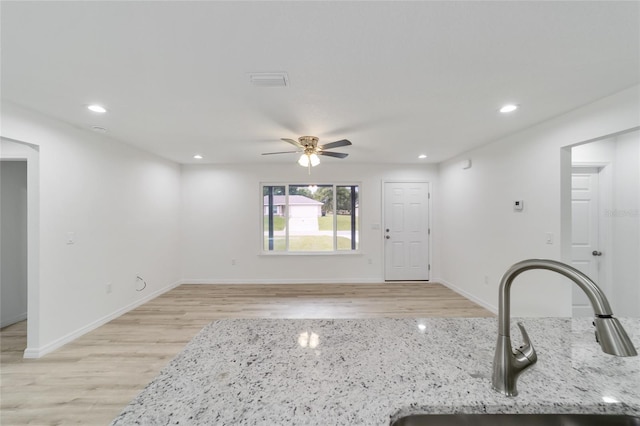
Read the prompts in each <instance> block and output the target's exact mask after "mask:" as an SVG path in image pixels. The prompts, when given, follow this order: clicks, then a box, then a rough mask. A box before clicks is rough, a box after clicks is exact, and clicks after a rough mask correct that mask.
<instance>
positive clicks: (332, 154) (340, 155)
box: [318, 151, 349, 158]
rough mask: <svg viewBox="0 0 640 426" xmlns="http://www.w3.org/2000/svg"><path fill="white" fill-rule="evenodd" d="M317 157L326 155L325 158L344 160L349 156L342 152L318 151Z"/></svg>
mask: <svg viewBox="0 0 640 426" xmlns="http://www.w3.org/2000/svg"><path fill="white" fill-rule="evenodd" d="M318 155H326V156H327V157H336V158H345V157H347V156H348V155H349V154H345V153H344V152H328V151H318Z"/></svg>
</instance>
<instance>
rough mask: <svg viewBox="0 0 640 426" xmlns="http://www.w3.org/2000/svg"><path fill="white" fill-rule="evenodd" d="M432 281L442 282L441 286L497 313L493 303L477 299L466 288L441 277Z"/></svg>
mask: <svg viewBox="0 0 640 426" xmlns="http://www.w3.org/2000/svg"><path fill="white" fill-rule="evenodd" d="M433 282H435V283H440V284H442V285H443V286H445V287H447V288H449V289H450V290H453V291H455V292H456V293H458V294H459V295H461V296H463V297H465V298H467V299H469V300H471V301H472V302H474V303H477V304H478V305H480V306H482V307H483V308H485V309H487V310H489V311H491V312H493V313H494V314H496V315H498V308H497V307H496V306H493V305H491V304H489V303H487V301H485V300H482V299H479V298H478V297H476V296H475V295H473V294H471V293H469V292H468V291H466V290H463V289H461V288H460V287H458V286H457V285H454V284H452V283H450V282H448V281H447V280H443V279H442V278H438V279H434V280H433Z"/></svg>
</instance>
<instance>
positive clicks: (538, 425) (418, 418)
mask: <svg viewBox="0 0 640 426" xmlns="http://www.w3.org/2000/svg"><path fill="white" fill-rule="evenodd" d="M471 425H473V426H485V425H486V426H506V425H517V426H640V417H637V416H628V415H617V414H615V415H614V414H414V415H410V416H405V417H401V418H399V419H398V420H396V421H395V422H393V423H391V426H471Z"/></svg>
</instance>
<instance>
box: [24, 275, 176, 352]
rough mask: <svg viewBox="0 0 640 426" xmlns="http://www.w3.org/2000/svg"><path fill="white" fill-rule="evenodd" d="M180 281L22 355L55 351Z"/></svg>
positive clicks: (28, 349) (171, 287)
mask: <svg viewBox="0 0 640 426" xmlns="http://www.w3.org/2000/svg"><path fill="white" fill-rule="evenodd" d="M181 283H182V282H181V281H176V282H174V283H172V284H169V285H167V286H165V287H163V288H161V289H159V290H156V291H154V292H153V293H150V294H148V295H146V296H145V297H143V298H142V299H139V300H136V301H135V302H133V303H130V304H129V305H126V306H124V307H122V308H120V309H118V310H116V311H114V312H112V313H110V314H109V315H106V316H104V317H102V318H100V319H98V320H96V321H93V322H92V323H89V324H87V325H85V326H84V327H81V328H79V329H77V330H75V331H72V332H71V333H69V334H67V335H65V336H62V337H61V338H59V339H56V340H54V341H53V342H51V343H48V344H46V345H44V346H41V347H39V348H27V349H25V351H24V357H25V358H40V357H42V356H44V355H46V354H48V353H50V352H53V351H55V350H56V349H58V348H60V347H62V346H64V345H66V344H67V343H69V342H71V341H73V340H75V339H77V338H78V337H80V336H82V335H84V334H87V333H88V332H90V331H93V330H95V329H96V328H98V327H100V326H102V325H104V324H106V323H108V322H109V321H111V320H113V319H116V318H118V317H119V316H120V315H122V314H125V313H127V312H129V311H130V310H132V309H135V308H137V307H138V306H140V305H142V304H144V303H147V302H148V301H150V300H152V299H155V298H156V297H158V296H160V295H161V294H163V293H166V292H167V291H169V290H171V289H173V288H175V287H177V286H179V285H180V284H181Z"/></svg>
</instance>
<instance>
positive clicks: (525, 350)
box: [516, 322, 538, 365]
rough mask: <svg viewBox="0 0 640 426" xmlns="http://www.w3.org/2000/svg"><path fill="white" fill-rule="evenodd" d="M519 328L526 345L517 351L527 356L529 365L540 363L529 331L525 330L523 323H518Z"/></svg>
mask: <svg viewBox="0 0 640 426" xmlns="http://www.w3.org/2000/svg"><path fill="white" fill-rule="evenodd" d="M518 328H519V329H520V334H522V340H523V341H524V344H523V345H522V346H520V347H519V348H516V351H517V352H520V353H521V354H522V355H524V356H525V358H527V360H528V361H529V362H528V364H529V365H531V364H535V363H536V361H538V354H536V350H535V348H534V347H533V344H532V343H531V339H529V333H527V330H525V328H524V324H522V323H521V322H518ZM523 361H524V360H523Z"/></svg>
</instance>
